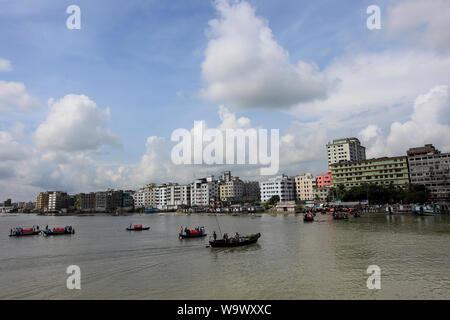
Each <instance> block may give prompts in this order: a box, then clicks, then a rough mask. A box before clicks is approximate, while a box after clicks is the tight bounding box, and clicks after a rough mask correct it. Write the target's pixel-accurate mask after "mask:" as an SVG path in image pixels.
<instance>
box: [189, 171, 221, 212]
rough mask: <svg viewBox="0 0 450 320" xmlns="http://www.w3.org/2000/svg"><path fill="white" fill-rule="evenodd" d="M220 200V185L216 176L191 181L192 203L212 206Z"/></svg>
mask: <svg viewBox="0 0 450 320" xmlns="http://www.w3.org/2000/svg"><path fill="white" fill-rule="evenodd" d="M218 200H219V185H218V182H217V180H214V176H208V177H206V178H201V179H196V180H195V181H194V182H192V183H191V205H192V206H210V205H215V204H216V203H217V201H218Z"/></svg>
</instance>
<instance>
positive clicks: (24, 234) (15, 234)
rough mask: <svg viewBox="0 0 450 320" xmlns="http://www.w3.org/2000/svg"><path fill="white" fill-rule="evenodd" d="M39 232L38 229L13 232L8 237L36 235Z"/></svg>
mask: <svg viewBox="0 0 450 320" xmlns="http://www.w3.org/2000/svg"><path fill="white" fill-rule="evenodd" d="M39 233H41V232H40V231H27V232H22V233H20V234H19V233H13V234H10V235H9V236H10V237H24V236H37V235H39Z"/></svg>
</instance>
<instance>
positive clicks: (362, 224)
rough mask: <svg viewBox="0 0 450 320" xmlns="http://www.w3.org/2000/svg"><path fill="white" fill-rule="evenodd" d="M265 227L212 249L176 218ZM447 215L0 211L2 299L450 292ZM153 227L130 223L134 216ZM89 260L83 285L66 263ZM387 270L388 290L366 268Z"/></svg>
mask: <svg viewBox="0 0 450 320" xmlns="http://www.w3.org/2000/svg"><path fill="white" fill-rule="evenodd" d="M218 221H219V223H220V228H221V230H222V232H228V233H230V234H234V232H235V231H238V232H239V233H240V234H246V233H256V232H261V234H262V237H261V238H260V239H259V241H258V243H257V244H254V245H251V246H248V247H241V248H234V249H212V248H207V247H206V246H207V245H208V239H207V238H203V239H190V240H179V239H178V237H177V234H178V231H179V229H180V226H181V225H183V226H186V225H188V226H191V227H194V226H205V227H206V230H207V231H208V232H212V230H216V231H218V230H219V229H218ZM449 222H450V217H449V216H439V217H418V216H414V215H398V216H391V217H389V216H386V215H385V214H371V215H370V216H362V217H361V218H359V219H355V218H353V217H350V218H349V220H348V221H342V220H339V221H334V220H332V219H331V217H330V216H323V215H318V216H317V217H316V221H315V222H312V223H304V222H303V220H302V218H301V216H298V217H296V216H271V215H262V217H250V216H240V217H229V216H219V217H217V218H216V217H214V216H207V215H194V214H192V215H190V216H185V215H169V214H167V215H135V216H128V217H109V216H85V217H76V216H70V217H42V216H35V215H16V216H8V215H0V299H238V300H239V299H450V276H449V274H450V273H449V270H450V223H449ZM130 223H135V224H143V225H149V226H150V227H151V229H150V230H149V231H143V232H127V231H125V228H126V227H127V226H128V225H129V224H130ZM32 225H40V227H41V228H44V227H45V225H49V226H65V225H72V226H74V228H75V230H76V234H75V235H73V236H58V237H42V236H32V237H22V238H10V237H8V234H9V230H10V227H14V226H32ZM69 265H78V266H79V267H80V268H81V290H68V289H67V288H66V279H67V277H68V274H66V268H67V267H68V266H69ZM369 265H378V266H379V267H380V268H381V290H368V289H367V286H366V281H367V278H368V277H369V275H368V274H366V269H367V267H368V266H369Z"/></svg>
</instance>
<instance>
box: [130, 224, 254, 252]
mask: <svg viewBox="0 0 450 320" xmlns="http://www.w3.org/2000/svg"><path fill="white" fill-rule="evenodd" d="M149 229H150V227H143V226H142V225H141V224H135V225H132V224H130V226H129V227H128V228H127V231H143V230H149ZM207 235H208V234H207V233H206V229H205V227H203V226H202V227H196V228H194V229H189V228H187V227H185V228H183V227H181V229H180V232H179V233H178V237H179V238H180V240H181V239H191V238H202V237H206V236H207ZM260 237H261V233H259V232H258V233H255V234H251V235H247V236H240V235H239V234H238V233H237V232H236V236H234V237H232V238H230V237H228V234H227V233H225V234H224V235H223V238H222V239H217V234H216V232H215V231H214V234H213V236H211V237H210V239H209V245H210V246H211V247H213V248H232V247H241V246H246V245H249V244H253V243H256V242H257V241H258V239H259V238H260Z"/></svg>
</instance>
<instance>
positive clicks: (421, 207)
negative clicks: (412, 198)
mask: <svg viewBox="0 0 450 320" xmlns="http://www.w3.org/2000/svg"><path fill="white" fill-rule="evenodd" d="M420 214H423V206H420Z"/></svg>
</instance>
